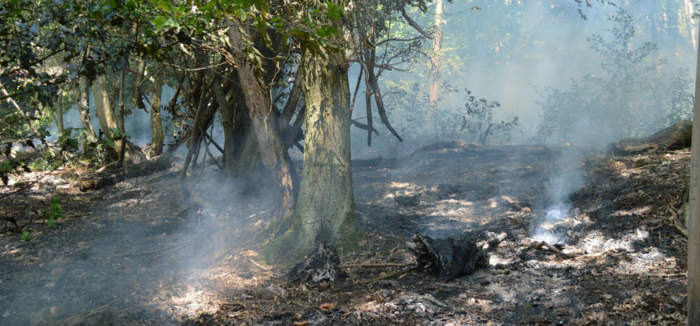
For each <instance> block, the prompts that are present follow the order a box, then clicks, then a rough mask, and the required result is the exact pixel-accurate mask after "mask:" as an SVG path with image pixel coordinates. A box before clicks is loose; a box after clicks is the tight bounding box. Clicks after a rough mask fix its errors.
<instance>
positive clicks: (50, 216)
mask: <svg viewBox="0 0 700 326" xmlns="http://www.w3.org/2000/svg"><path fill="white" fill-rule="evenodd" d="M41 216H42V217H43V218H44V219H46V222H45V225H46V227H47V228H49V229H51V228H53V226H54V223H56V220H58V219H59V218H63V207H62V206H61V197H59V196H56V197H54V198H53V199H51V206H49V208H48V209H47V210H45V211H43V212H42V214H41Z"/></svg>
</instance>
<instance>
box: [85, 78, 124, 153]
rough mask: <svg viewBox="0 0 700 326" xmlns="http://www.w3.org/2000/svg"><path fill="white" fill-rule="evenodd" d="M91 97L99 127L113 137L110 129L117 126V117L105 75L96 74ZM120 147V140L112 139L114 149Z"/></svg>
mask: <svg viewBox="0 0 700 326" xmlns="http://www.w3.org/2000/svg"><path fill="white" fill-rule="evenodd" d="M92 92H93V97H94V98H95V110H96V111H97V118H98V119H99V120H100V128H102V132H104V134H105V135H107V136H109V137H110V138H114V135H113V133H112V131H113V130H114V129H117V128H119V125H117V118H116V117H115V115H114V110H113V109H112V102H111V100H110V99H109V92H107V85H106V79H105V75H98V76H97V77H96V78H95V81H94V83H93V84H92ZM121 148H122V140H121V139H114V150H115V151H117V150H120V149H121Z"/></svg>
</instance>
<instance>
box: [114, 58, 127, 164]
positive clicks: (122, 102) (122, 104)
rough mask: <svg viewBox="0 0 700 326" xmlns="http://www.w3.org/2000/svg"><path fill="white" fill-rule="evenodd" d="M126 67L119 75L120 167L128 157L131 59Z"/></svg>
mask: <svg viewBox="0 0 700 326" xmlns="http://www.w3.org/2000/svg"><path fill="white" fill-rule="evenodd" d="M126 62H127V63H126V65H125V66H124V67H122V69H121V71H120V73H119V102H118V103H119V104H118V105H117V107H118V109H119V130H120V131H121V132H120V134H121V137H120V139H121V142H120V143H121V144H119V147H118V148H119V166H122V164H123V163H124V159H125V156H126V142H127V139H126V123H125V122H124V116H125V115H126V98H125V96H126V95H125V94H126V69H127V68H128V64H129V57H128V56H127V57H126Z"/></svg>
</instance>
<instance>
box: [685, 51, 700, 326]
mask: <svg viewBox="0 0 700 326" xmlns="http://www.w3.org/2000/svg"><path fill="white" fill-rule="evenodd" d="M697 60H698V61H697V71H696V74H695V76H696V77H695V78H696V79H695V98H696V99H697V98H700V97H699V96H700V49H698V59H697ZM694 116H695V119H694V123H693V136H692V144H691V151H692V156H691V160H690V202H689V208H690V218H689V219H688V325H700V123H698V117H700V101H697V100H696V101H695V106H694Z"/></svg>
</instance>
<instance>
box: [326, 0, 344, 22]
mask: <svg viewBox="0 0 700 326" xmlns="http://www.w3.org/2000/svg"><path fill="white" fill-rule="evenodd" d="M342 17H343V7H342V6H338V5H336V4H334V3H332V2H329V3H328V18H329V19H331V20H340V19H341V18H342Z"/></svg>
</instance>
